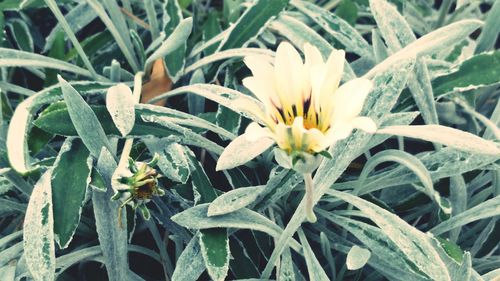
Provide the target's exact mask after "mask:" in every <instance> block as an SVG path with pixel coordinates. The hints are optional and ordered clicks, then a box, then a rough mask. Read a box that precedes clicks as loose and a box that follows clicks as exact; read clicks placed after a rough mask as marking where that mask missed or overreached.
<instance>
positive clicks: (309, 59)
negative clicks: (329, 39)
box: [304, 43, 324, 67]
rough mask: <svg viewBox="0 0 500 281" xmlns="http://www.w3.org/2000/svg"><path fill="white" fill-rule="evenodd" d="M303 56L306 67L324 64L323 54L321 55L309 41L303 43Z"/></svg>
mask: <svg viewBox="0 0 500 281" xmlns="http://www.w3.org/2000/svg"><path fill="white" fill-rule="evenodd" d="M304 56H305V65H307V66H308V67H312V66H314V65H318V64H324V62H323V56H322V55H321V53H320V51H319V50H318V48H316V47H314V46H313V45H311V44H309V43H306V44H304Z"/></svg>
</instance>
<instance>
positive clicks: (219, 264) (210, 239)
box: [199, 228, 231, 281]
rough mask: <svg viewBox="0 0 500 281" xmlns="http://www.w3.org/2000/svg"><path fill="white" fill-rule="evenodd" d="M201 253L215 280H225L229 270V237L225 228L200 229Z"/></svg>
mask: <svg viewBox="0 0 500 281" xmlns="http://www.w3.org/2000/svg"><path fill="white" fill-rule="evenodd" d="M199 237H200V239H199V242H200V248H201V254H202V256H203V260H204V261H205V267H206V268H207V271H208V274H209V275H210V277H211V278H212V279H213V280H214V281H224V280H225V279H226V276H227V274H228V271H229V258H230V256H231V252H230V249H229V237H228V234H227V229H225V228H211V229H203V230H200V234H199Z"/></svg>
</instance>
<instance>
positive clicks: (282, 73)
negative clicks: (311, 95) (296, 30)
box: [274, 42, 304, 118]
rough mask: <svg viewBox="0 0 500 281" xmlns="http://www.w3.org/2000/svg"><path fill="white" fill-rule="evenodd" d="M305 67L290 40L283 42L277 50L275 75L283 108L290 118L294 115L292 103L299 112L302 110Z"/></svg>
mask: <svg viewBox="0 0 500 281" xmlns="http://www.w3.org/2000/svg"><path fill="white" fill-rule="evenodd" d="M303 68H304V67H303V63H302V58H301V57H300V54H299V53H298V52H297V50H296V49H295V48H294V47H293V46H292V45H291V44H290V43H288V42H283V43H281V44H280V45H279V46H278V49H277V50H276V60H275V63H274V77H275V83H276V91H277V93H278V96H279V98H280V101H281V105H282V109H283V111H284V112H285V115H287V116H289V117H290V118H291V117H293V109H292V104H295V105H296V106H297V111H298V112H302V107H301V106H302V85H303V82H302V81H301V79H304V77H303ZM299 107H300V108H299Z"/></svg>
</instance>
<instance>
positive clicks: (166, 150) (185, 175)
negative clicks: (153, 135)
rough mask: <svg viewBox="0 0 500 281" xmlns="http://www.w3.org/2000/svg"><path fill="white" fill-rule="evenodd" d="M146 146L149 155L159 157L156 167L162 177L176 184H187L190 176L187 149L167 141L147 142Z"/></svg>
mask: <svg viewBox="0 0 500 281" xmlns="http://www.w3.org/2000/svg"><path fill="white" fill-rule="evenodd" d="M146 145H147V146H148V149H149V150H150V152H151V153H153V154H154V153H158V154H159V155H160V158H159V160H158V167H159V168H160V170H161V172H162V173H163V175H164V176H166V177H168V178H169V179H171V180H173V181H176V182H180V183H186V182H187V180H188V179H189V176H190V175H191V171H190V169H189V157H188V155H189V153H190V152H189V151H188V148H185V147H184V146H182V145H180V144H178V143H173V142H170V141H167V140H158V141H154V140H151V141H149V140H147V141H146Z"/></svg>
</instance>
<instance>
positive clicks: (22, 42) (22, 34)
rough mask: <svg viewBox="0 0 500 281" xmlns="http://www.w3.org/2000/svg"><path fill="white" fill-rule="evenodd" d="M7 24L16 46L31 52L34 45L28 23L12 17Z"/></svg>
mask: <svg viewBox="0 0 500 281" xmlns="http://www.w3.org/2000/svg"><path fill="white" fill-rule="evenodd" d="M9 26H10V30H11V32H12V36H13V37H14V40H15V42H16V44H17V47H18V48H19V49H21V50H23V51H26V52H30V53H33V50H34V48H35V47H34V44H33V38H32V37H31V33H30V29H29V27H28V25H26V23H25V22H24V21H22V20H19V19H13V20H12V21H10V24H9Z"/></svg>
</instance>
